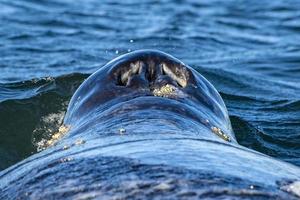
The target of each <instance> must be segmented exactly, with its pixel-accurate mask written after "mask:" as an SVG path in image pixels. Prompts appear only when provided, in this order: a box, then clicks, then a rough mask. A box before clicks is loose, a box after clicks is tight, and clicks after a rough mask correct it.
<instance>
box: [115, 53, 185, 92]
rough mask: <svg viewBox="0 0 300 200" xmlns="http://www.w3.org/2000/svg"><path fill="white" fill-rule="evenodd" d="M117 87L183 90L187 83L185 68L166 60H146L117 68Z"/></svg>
mask: <svg viewBox="0 0 300 200" xmlns="http://www.w3.org/2000/svg"><path fill="white" fill-rule="evenodd" d="M119 67H120V69H119V70H118V71H119V72H118V75H117V85H119V86H127V87H132V88H145V87H149V89H150V90H151V89H154V88H157V87H162V86H165V85H172V86H175V87H180V88H185V87H186V86H187V83H188V72H187V68H186V67H185V66H184V65H183V64H181V63H174V62H170V61H168V60H167V59H157V58H151V57H150V58H148V59H141V60H139V59H138V60H135V61H132V62H130V63H127V64H125V65H121V66H119Z"/></svg>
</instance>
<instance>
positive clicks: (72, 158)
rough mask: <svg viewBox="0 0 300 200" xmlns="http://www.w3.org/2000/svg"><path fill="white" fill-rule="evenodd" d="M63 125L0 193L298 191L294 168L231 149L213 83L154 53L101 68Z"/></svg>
mask: <svg viewBox="0 0 300 200" xmlns="http://www.w3.org/2000/svg"><path fill="white" fill-rule="evenodd" d="M63 127H65V131H61V134H60V135H58V136H57V135H56V137H54V139H53V141H50V142H49V144H51V147H49V148H47V149H46V150H44V151H42V152H40V153H37V154H35V155H33V156H31V157H29V158H27V159H25V160H24V161H22V162H20V163H17V164H16V165H14V166H12V167H10V168H8V169H6V170H3V171H2V172H0V199H162V198H163V199H195V198H200V199H297V198H298V197H299V196H297V195H300V192H299V190H300V188H299V187H300V182H299V181H300V169H299V168H298V167H296V166H293V165H291V164H288V163H285V162H282V161H280V160H276V159H274V158H271V157H269V156H267V155H264V154H261V153H259V152H256V151H254V150H251V149H248V148H245V147H243V146H240V145H239V144H238V143H237V141H236V139H235V136H234V133H233V131H232V128H231V124H230V120H229V117H228V113H227V109H226V106H225V104H224V102H223V100H222V98H221V97H220V95H219V94H218V92H217V91H216V89H215V88H214V87H213V86H212V85H211V84H210V83H209V82H208V81H207V80H206V79H205V78H204V77H203V76H201V75H200V74H199V73H198V72H197V71H195V70H194V69H192V68H190V67H189V66H187V65H185V64H184V63H182V62H181V61H180V60H178V59H176V58H174V57H172V56H170V55H168V54H166V53H163V52H161V51H156V50H140V51H135V52H132V53H128V54H125V55H123V56H120V57H118V58H116V59H114V60H112V61H110V62H109V63H107V64H106V65H105V66H103V67H101V68H100V69H99V70H98V71H96V72H95V73H94V74H92V75H91V76H90V77H89V78H88V79H86V80H85V81H84V82H83V83H82V85H81V86H80V87H79V88H78V89H77V91H76V92H75V94H74V95H73V97H72V99H71V101H70V104H69V107H68V110H67V113H66V115H65V118H64V126H63ZM55 139H57V140H55Z"/></svg>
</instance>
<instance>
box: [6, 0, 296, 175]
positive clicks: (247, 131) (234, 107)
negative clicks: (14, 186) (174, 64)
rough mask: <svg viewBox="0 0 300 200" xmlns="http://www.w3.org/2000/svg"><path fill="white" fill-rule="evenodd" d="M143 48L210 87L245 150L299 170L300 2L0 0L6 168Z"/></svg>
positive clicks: (34, 147)
mask: <svg viewBox="0 0 300 200" xmlns="http://www.w3.org/2000/svg"><path fill="white" fill-rule="evenodd" d="M144 48H152V49H159V50H162V51H165V52H168V53H170V54H172V55H174V56H175V57H177V58H179V59H181V60H182V61H183V62H185V63H187V64H189V65H190V66H192V67H193V68H195V69H196V70H197V71H199V72H200V73H201V74H203V75H204V76H205V77H206V78H207V79H208V80H209V81H211V82H212V83H213V85H214V86H215V87H216V88H217V89H218V91H219V92H220V93H221V95H222V97H223V99H224V100H225V103H226V105H227V107H228V110H229V114H230V118H231V121H232V125H233V128H234V131H235V134H236V136H237V139H238V141H239V143H240V144H242V145H244V146H247V147H249V148H252V149H255V150H257V151H260V152H263V153H265V154H268V155H270V156H273V157H276V158H279V159H282V160H285V161H287V162H290V163H293V164H295V165H298V166H300V84H299V82H300V1H288V0H278V1H269V0H252V1H242V0H241V1H230V0H226V1H216V0H210V1H207V2H206V3H199V1H197V0H194V1H192V0H190V1H180V0H178V1H171V0H170V1H167V0H165V1H159V0H148V1H142V0H128V1H104V0H101V1H97V0H77V1H71V0H60V1H58V0H57V1H56V0H53V1H47V0H13V1H12V0H0V170H1V169H4V168H6V167H8V166H10V165H12V164H14V163H16V162H17V161H20V160H22V159H24V158H26V157H28V156H29V155H31V154H33V153H36V152H37V151H38V150H39V144H40V142H41V141H43V140H45V139H47V138H49V137H50V136H51V134H53V133H54V132H55V131H57V129H58V126H59V125H60V124H61V122H62V119H63V116H64V113H65V111H66V108H67V105H68V101H69V100H70V98H71V96H72V94H73V93H74V91H75V90H76V88H77V87H78V86H79V85H80V83H81V82H82V81H83V80H84V79H85V78H86V77H87V76H88V75H89V74H90V73H92V72H94V71H95V70H97V69H98V68H99V67H101V66H102V65H103V64H105V63H106V62H107V61H109V60H111V59H112V58H115V57H116V56H118V55H121V54H124V53H126V52H130V51H133V50H137V49H144Z"/></svg>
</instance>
